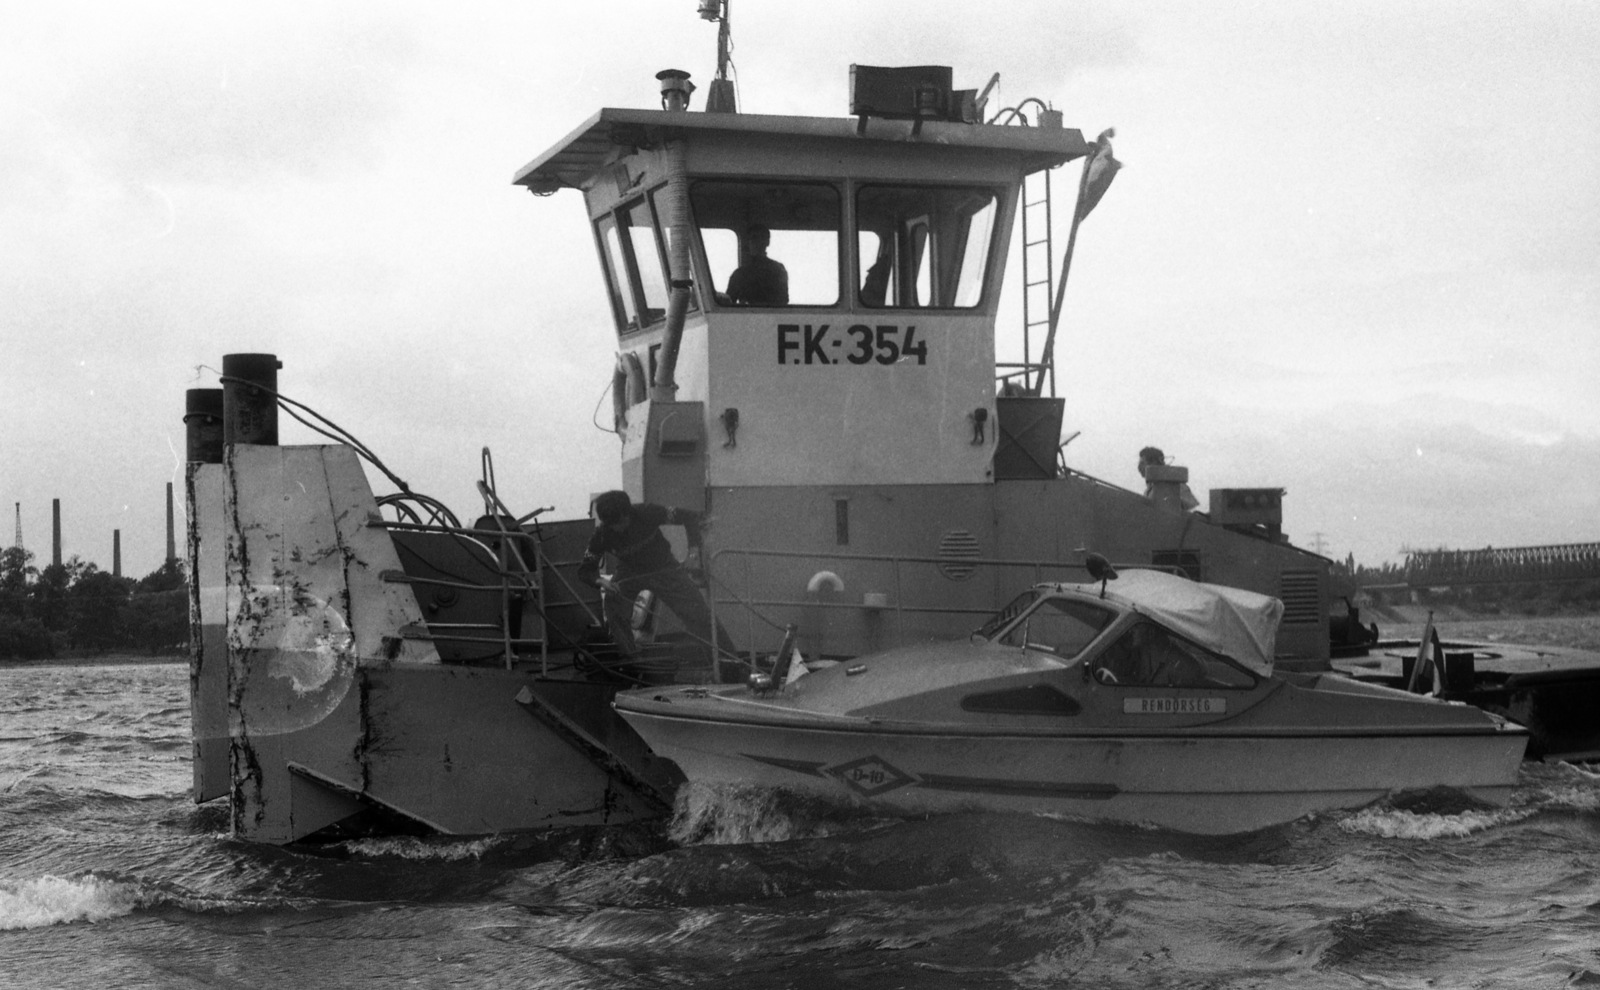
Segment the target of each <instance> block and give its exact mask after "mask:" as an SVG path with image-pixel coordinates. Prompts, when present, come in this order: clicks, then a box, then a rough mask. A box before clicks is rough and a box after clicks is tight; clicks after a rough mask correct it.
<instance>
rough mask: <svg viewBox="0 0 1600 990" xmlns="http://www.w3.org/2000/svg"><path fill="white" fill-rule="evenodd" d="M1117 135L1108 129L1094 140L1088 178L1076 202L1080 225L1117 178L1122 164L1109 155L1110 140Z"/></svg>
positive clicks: (1114, 130)
mask: <svg viewBox="0 0 1600 990" xmlns="http://www.w3.org/2000/svg"><path fill="white" fill-rule="evenodd" d="M1116 134H1117V129H1116V128H1115V127H1108V128H1106V129H1105V130H1103V131H1101V132H1100V136H1099V137H1097V138H1095V140H1094V149H1095V150H1094V157H1093V158H1091V159H1090V160H1089V177H1088V178H1087V179H1086V180H1085V181H1084V184H1083V196H1082V197H1081V198H1080V199H1079V200H1078V222H1079V223H1082V222H1083V220H1084V218H1085V217H1087V216H1088V215H1089V211H1090V210H1093V209H1094V208H1095V207H1096V206H1098V205H1099V204H1100V197H1102V196H1104V195H1105V194H1106V190H1107V189H1110V188H1111V180H1112V179H1115V178H1116V177H1117V169H1119V168H1121V167H1122V163H1121V162H1119V161H1117V159H1116V157H1115V156H1114V155H1112V153H1111V139H1112V138H1113V137H1115V136H1116Z"/></svg>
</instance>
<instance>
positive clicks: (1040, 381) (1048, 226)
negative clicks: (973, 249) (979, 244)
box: [1021, 169, 1056, 396]
mask: <svg viewBox="0 0 1600 990" xmlns="http://www.w3.org/2000/svg"><path fill="white" fill-rule="evenodd" d="M1040 186H1043V189H1042V190H1041V189H1040V188H1039V187H1040ZM1041 212H1042V213H1043V214H1044V215H1043V217H1042V218H1041V217H1040V215H1039V214H1040V213H1041ZM1054 221H1055V216H1054V211H1053V209H1052V207H1051V202H1050V170H1049V169H1040V170H1039V171H1037V172H1031V173H1029V174H1028V175H1026V176H1024V177H1023V180H1022V354H1023V360H1022V370H1021V376H1022V388H1023V391H1024V392H1026V393H1028V394H1030V395H1044V394H1045V391H1044V385H1045V378H1046V376H1047V375H1048V377H1049V379H1050V392H1049V394H1050V395H1051V396H1054V395H1055V394H1056V367H1055V362H1054V361H1053V360H1051V356H1050V355H1049V354H1044V353H1041V354H1040V355H1039V360H1038V361H1037V362H1036V361H1034V360H1033V338H1034V335H1035V334H1034V331H1035V329H1038V330H1041V331H1043V332H1042V333H1040V334H1039V337H1040V341H1041V343H1042V342H1043V341H1045V340H1048V339H1049V328H1050V286H1051V283H1052V282H1053V280H1054V274H1055V240H1054V235H1053V234H1052V231H1053V230H1054V229H1055V223H1054ZM1041 225H1042V226H1043V228H1044V231H1043V234H1041V235H1038V236H1035V234H1036V232H1037V231H1038V228H1039V227H1040V226H1041ZM1041 248H1042V249H1043V250H1042V252H1041V250H1040V249H1041ZM1041 253H1042V254H1043V255H1044V256H1043V257H1042V258H1041V257H1039V255H1040V254H1041ZM1041 271H1042V274H1040V272H1041ZM1030 375H1036V376H1037V377H1035V378H1034V379H1033V380H1032V381H1030V380H1029V376H1030Z"/></svg>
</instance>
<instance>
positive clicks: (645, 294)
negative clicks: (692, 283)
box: [594, 189, 693, 334]
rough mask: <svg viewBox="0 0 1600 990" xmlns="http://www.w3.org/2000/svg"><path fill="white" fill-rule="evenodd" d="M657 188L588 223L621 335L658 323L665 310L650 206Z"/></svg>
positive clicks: (659, 247)
mask: <svg viewBox="0 0 1600 990" xmlns="http://www.w3.org/2000/svg"><path fill="white" fill-rule="evenodd" d="M659 191H660V190H659V189H658V190H656V191H655V192H652V193H651V194H650V196H649V198H648V199H646V198H639V199H634V200H630V201H629V202H627V203H624V204H623V205H622V206H620V207H618V208H617V209H615V210H612V211H610V212H608V213H606V214H605V215H604V216H602V217H600V218H599V219H597V220H595V222H594V226H595V236H596V237H597V238H598V239H599V241H600V260H601V263H602V266H603V267H604V269H605V277H606V287H607V291H608V292H609V294H610V296H611V308H612V311H613V312H614V313H615V314H616V318H617V328H618V331H619V332H621V333H624V334H628V333H633V332H635V331H637V330H642V329H644V328H645V327H648V326H650V325H651V324H653V323H656V322H659V321H660V320H661V319H662V318H663V317H665V316H666V313H667V296H668V293H669V290H668V284H669V283H668V279H669V272H668V267H667V253H666V250H665V248H664V245H663V241H662V238H661V233H660V226H659V225H658V223H657V222H656V213H657V211H656V210H655V208H654V203H655V200H656V193H657V192H659ZM691 305H693V303H692V300H691Z"/></svg>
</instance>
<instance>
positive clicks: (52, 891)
mask: <svg viewBox="0 0 1600 990" xmlns="http://www.w3.org/2000/svg"><path fill="white" fill-rule="evenodd" d="M304 906H306V904H305V903H303V902H300V901H295V900H290V899H287V898H242V897H218V896H214V895H206V894H198V893H195V892H193V891H189V890H185V889H184V888H182V887H178V886H176V885H171V884H155V883H149V882H146V881H143V880H139V879H136V878H129V877H119V876H115V875H106V874H98V873H92V872H91V873H83V874H80V875H77V876H68V877H58V876H55V875H53V874H48V873H47V874H45V875H44V876H41V877H38V878H36V879H33V880H24V881H22V882H21V883H15V884H0V931H14V930H18V929H23V928H46V927H49V926H50V925H64V924H74V923H77V922H89V923H91V924H92V923H94V922H100V921H106V920H109V919H111V918H120V917H123V916H124V915H129V914H132V913H133V912H135V911H138V910H144V909H150V908H156V907H176V908H180V909H182V910H185V911H190V912H193V913H197V914H199V913H211V912H219V913H225V914H237V913H239V912H243V911H256V910H272V909H278V908H285V907H288V908H301V907H304Z"/></svg>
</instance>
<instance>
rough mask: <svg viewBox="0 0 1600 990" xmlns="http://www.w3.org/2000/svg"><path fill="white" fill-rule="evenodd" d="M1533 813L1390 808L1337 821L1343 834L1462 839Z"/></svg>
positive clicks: (1387, 837)
mask: <svg viewBox="0 0 1600 990" xmlns="http://www.w3.org/2000/svg"><path fill="white" fill-rule="evenodd" d="M1531 814H1533V812H1531V811H1527V810H1522V809H1512V808H1506V809H1501V810H1499V811H1463V812H1460V813H1459V814H1454V815H1440V814H1432V813H1425V814H1418V813H1416V812H1414V811H1399V810H1396V809H1394V808H1363V809H1362V810H1360V811H1358V812H1356V813H1355V814H1354V815H1351V816H1350V817H1349V818H1346V819H1343V820H1342V821H1340V822H1339V827H1340V828H1342V829H1344V830H1345V831H1346V832H1351V833H1354V834H1360V835H1376V836H1380V837H1382V838H1385V839H1442V838H1457V839H1459V838H1463V837H1465V836H1468V835H1471V834H1472V833H1474V832H1481V831H1483V830H1484V829H1489V828H1494V827H1495V826H1496V825H1508V824H1510V823H1512V822H1518V821H1521V820H1522V819H1524V818H1527V817H1528V816H1529V815H1531Z"/></svg>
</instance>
